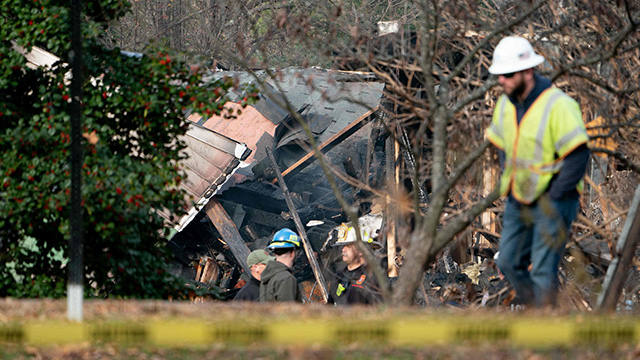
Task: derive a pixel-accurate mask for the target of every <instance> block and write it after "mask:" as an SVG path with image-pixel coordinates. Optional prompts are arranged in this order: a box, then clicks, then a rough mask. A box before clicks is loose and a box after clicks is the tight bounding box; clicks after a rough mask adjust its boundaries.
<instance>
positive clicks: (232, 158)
mask: <svg viewBox="0 0 640 360" xmlns="http://www.w3.org/2000/svg"><path fill="white" fill-rule="evenodd" d="M180 139H181V140H182V141H184V142H185V144H186V148H185V150H184V153H185V154H186V155H187V156H188V158H187V159H185V160H183V161H182V163H181V164H182V165H183V167H184V170H185V172H186V175H187V177H186V179H184V181H183V182H181V183H180V187H182V188H184V189H185V190H187V193H188V197H189V198H190V199H196V201H195V203H194V205H193V206H192V207H191V208H190V209H189V212H188V213H187V215H185V216H183V217H182V218H181V219H180V220H179V221H178V225H176V227H175V229H176V230H177V231H182V229H184V227H185V226H187V225H188V224H189V223H190V222H191V220H193V218H195V216H196V215H197V214H198V212H200V210H201V209H202V208H203V207H204V206H205V205H206V204H207V203H208V202H209V199H211V197H212V196H213V195H215V194H217V193H218V191H220V189H221V188H222V186H223V185H224V184H225V183H227V181H228V180H229V178H230V177H231V176H232V175H233V173H234V172H235V171H236V170H238V169H239V168H241V167H242V166H245V163H244V160H246V159H247V157H248V156H249V155H250V154H251V150H250V149H248V148H247V146H246V145H244V144H242V143H240V142H237V141H235V140H233V139H230V138H228V137H226V136H224V135H221V134H218V133H216V132H214V131H212V130H209V129H207V128H205V127H202V126H200V125H198V124H194V123H190V124H189V129H188V130H187V133H186V134H185V135H184V136H182V137H181V138H180ZM160 214H161V215H162V216H163V217H164V218H165V219H167V220H169V219H170V218H171V214H169V213H168V212H166V211H162V212H160Z"/></svg>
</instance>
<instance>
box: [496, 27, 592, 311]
mask: <svg viewBox="0 0 640 360" xmlns="http://www.w3.org/2000/svg"><path fill="white" fill-rule="evenodd" d="M544 61H545V59H544V57H542V56H541V55H538V54H536V52H535V51H534V50H533V47H532V46H531V44H530V43H529V41H527V40H526V39H524V38H522V37H517V36H509V37H505V38H504V39H502V40H501V41H500V43H499V44H498V46H496V48H495V50H494V52H493V60H492V63H491V67H489V72H490V73H491V74H494V75H497V76H498V82H499V83H500V85H502V87H503V89H504V94H503V95H502V96H500V98H499V99H498V102H497V103H496V108H495V110H494V113H493V119H492V122H491V126H490V127H489V128H488V129H487V132H486V135H487V138H488V140H489V141H491V143H493V144H494V145H495V146H496V147H497V148H498V149H499V150H500V151H499V154H500V163H501V167H502V169H503V173H502V178H501V180H500V190H501V193H502V196H507V201H506V207H505V212H504V216H503V227H502V238H501V240H500V253H499V256H498V261H497V263H498V268H499V269H500V271H502V273H503V274H504V275H505V276H506V278H507V280H509V282H510V283H511V284H512V285H513V287H514V288H515V290H516V293H517V297H516V300H515V301H517V302H519V303H520V304H531V305H534V306H544V305H554V304H555V300H556V293H557V288H558V267H559V264H560V261H561V259H562V257H563V254H564V247H565V243H566V241H567V239H568V237H569V229H570V226H571V222H572V221H573V220H574V219H575V217H576V214H577V210H578V200H579V193H578V191H579V190H580V189H581V187H582V178H583V176H584V173H585V171H586V167H587V163H588V161H589V155H590V152H589V149H588V148H587V142H588V140H589V137H588V135H587V132H586V130H585V126H584V122H583V120H582V114H581V112H580V107H579V105H578V103H577V102H576V101H575V100H573V99H572V98H571V97H569V96H568V95H566V94H565V93H564V92H562V91H561V90H559V89H558V88H555V87H553V86H552V85H551V81H550V80H549V79H547V78H545V77H542V76H541V75H539V74H538V73H536V71H534V67H536V66H538V65H540V64H542V63H543V62H544ZM530 265H531V270H529V266H530Z"/></svg>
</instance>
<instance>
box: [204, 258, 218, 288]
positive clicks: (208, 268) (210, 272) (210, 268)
mask: <svg viewBox="0 0 640 360" xmlns="http://www.w3.org/2000/svg"><path fill="white" fill-rule="evenodd" d="M205 261H206V264H205V265H204V270H203V271H202V277H201V278H200V282H203V283H209V282H211V281H212V280H215V279H217V278H218V273H219V269H218V264H217V263H216V260H215V259H213V258H210V257H208V256H207V257H206V258H205Z"/></svg>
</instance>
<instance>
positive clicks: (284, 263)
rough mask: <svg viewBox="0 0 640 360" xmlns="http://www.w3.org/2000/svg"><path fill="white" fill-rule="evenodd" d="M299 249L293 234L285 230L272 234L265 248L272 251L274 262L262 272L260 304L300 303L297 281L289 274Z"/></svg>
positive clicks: (297, 238)
mask: <svg viewBox="0 0 640 360" xmlns="http://www.w3.org/2000/svg"><path fill="white" fill-rule="evenodd" d="M299 247H300V238H299V237H298V235H297V234H296V233H295V232H293V231H291V230H289V229H286V228H285V229H281V230H279V231H278V232H276V233H275V234H274V236H273V239H272V240H271V241H270V242H269V245H267V248H268V249H269V250H271V251H273V253H274V254H275V255H276V258H275V261H270V262H269V263H268V264H267V267H266V268H265V269H264V271H263V272H262V281H261V283H260V302H269V301H277V302H283V301H295V302H302V292H301V291H300V287H299V286H298V281H297V280H296V278H295V276H293V274H292V273H291V267H292V266H293V262H294V260H295V257H296V250H297V249H298V248H299Z"/></svg>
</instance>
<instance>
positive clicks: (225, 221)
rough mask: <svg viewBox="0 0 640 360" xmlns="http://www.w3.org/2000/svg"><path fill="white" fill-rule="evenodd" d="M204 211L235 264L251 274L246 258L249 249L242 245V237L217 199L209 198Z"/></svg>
mask: <svg viewBox="0 0 640 360" xmlns="http://www.w3.org/2000/svg"><path fill="white" fill-rule="evenodd" d="M204 211H205V213H206V214H207V217H209V220H211V222H212V223H213V226H215V227H216V229H217V230H218V232H219V233H220V236H222V239H223V240H224V242H226V243H227V245H228V246H229V249H230V250H231V252H232V253H233V256H234V257H235V258H236V262H237V263H238V264H240V266H241V267H242V269H243V270H244V271H245V273H247V274H251V270H250V269H249V266H248V265H247V256H249V252H250V251H249V248H248V247H247V245H246V244H245V243H244V240H243V239H242V236H240V233H239V232H238V229H237V228H236V225H235V224H234V223H233V221H232V220H231V218H230V217H229V214H227V212H226V211H225V210H224V208H223V207H222V205H221V204H220V202H219V201H218V199H216V198H211V199H209V202H208V203H207V205H206V206H205V207H204Z"/></svg>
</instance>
